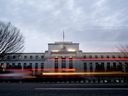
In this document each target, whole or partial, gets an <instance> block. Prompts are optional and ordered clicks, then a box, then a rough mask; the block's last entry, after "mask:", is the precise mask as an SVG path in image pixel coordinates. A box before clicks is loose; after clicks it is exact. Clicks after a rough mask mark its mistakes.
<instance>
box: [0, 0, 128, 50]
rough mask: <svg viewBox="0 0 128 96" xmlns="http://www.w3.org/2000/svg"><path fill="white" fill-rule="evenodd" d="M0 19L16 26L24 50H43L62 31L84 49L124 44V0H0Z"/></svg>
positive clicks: (127, 4) (127, 16)
mask: <svg viewBox="0 0 128 96" xmlns="http://www.w3.org/2000/svg"><path fill="white" fill-rule="evenodd" d="M0 20H1V21H4V22H11V23H12V24H13V25H15V26H16V27H18V28H19V29H20V31H21V33H22V34H23V35H24V37H25V50H24V51H25V52H44V51H45V50H47V44H48V43H51V42H54V41H61V40H62V31H63V30H64V31H65V40H66V41H72V42H77V43H80V49H81V50H83V51H85V52H86V51H87V52H88V51H89V52H91V51H117V50H113V49H114V48H115V47H118V46H119V45H120V44H123V45H126V44H128V43H127V42H128V37H127V36H128V32H127V31H128V0H0Z"/></svg>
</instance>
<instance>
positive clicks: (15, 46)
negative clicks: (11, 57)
mask: <svg viewBox="0 0 128 96" xmlns="http://www.w3.org/2000/svg"><path fill="white" fill-rule="evenodd" d="M23 47H24V38H23V36H22V34H21V33H20V30H19V29H17V28H16V27H15V26H13V25H12V24H11V23H7V24H5V23H3V22H0V58H2V57H4V56H5V55H6V54H7V53H17V52H21V51H22V50H23Z"/></svg>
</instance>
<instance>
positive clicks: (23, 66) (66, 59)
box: [0, 41, 128, 77]
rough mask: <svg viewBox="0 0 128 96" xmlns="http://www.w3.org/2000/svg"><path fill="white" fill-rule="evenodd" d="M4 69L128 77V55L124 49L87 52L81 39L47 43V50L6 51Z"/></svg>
mask: <svg viewBox="0 0 128 96" xmlns="http://www.w3.org/2000/svg"><path fill="white" fill-rule="evenodd" d="M0 64H1V66H2V67H4V68H5V69H9V68H12V69H16V68H17V69H19V70H30V69H31V70H32V71H33V75H40V76H56V75H57V76H59V75H64V76H70V75H71V76H72V75H74V76H75V75H76V76H77V75H80V76H85V77H86V76H87V77H88V76H109V77H111V76H119V77H122V76H124V77H127V72H128V58H127V56H126V55H125V54H123V53H121V52H84V51H83V50H80V49H79V43H73V42H66V41H64V42H55V43H49V44H48V50H46V51H45V52H44V53H15V54H7V56H6V58H4V59H3V60H1V61H0Z"/></svg>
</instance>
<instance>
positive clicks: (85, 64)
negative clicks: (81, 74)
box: [84, 63, 87, 71]
mask: <svg viewBox="0 0 128 96" xmlns="http://www.w3.org/2000/svg"><path fill="white" fill-rule="evenodd" d="M84 71H87V63H84Z"/></svg>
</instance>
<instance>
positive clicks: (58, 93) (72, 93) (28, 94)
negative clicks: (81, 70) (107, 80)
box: [0, 83, 128, 96]
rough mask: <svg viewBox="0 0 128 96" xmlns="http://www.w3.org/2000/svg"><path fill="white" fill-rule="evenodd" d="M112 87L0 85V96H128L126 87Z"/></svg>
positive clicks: (87, 85) (86, 85)
mask: <svg viewBox="0 0 128 96" xmlns="http://www.w3.org/2000/svg"><path fill="white" fill-rule="evenodd" d="M114 86H115V85H98V84H93V85H92V84H43V83H0V96H128V87H127V86H123V85H117V86H115V87H114ZM112 87H114V88H112Z"/></svg>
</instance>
